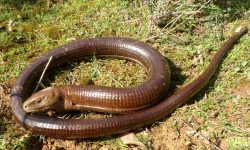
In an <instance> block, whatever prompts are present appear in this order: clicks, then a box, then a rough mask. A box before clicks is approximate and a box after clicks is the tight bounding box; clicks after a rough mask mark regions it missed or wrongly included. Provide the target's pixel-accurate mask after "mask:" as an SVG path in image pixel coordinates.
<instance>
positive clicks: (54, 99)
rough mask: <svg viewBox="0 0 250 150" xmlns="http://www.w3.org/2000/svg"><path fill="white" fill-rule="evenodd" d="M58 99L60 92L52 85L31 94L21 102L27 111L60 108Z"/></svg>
mask: <svg viewBox="0 0 250 150" xmlns="http://www.w3.org/2000/svg"><path fill="white" fill-rule="evenodd" d="M60 101H61V96H60V92H59V91H58V90H57V89H56V88H54V87H49V88H45V89H43V90H41V91H38V92H37V93H35V94H33V95H31V96H30V97H29V98H28V99H27V100H26V101H25V102H24V103H23V109H24V111H25V112H28V113H36V112H47V111H49V110H57V109H60V108H59V107H60V106H61V105H60Z"/></svg>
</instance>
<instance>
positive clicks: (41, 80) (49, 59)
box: [33, 56, 52, 93]
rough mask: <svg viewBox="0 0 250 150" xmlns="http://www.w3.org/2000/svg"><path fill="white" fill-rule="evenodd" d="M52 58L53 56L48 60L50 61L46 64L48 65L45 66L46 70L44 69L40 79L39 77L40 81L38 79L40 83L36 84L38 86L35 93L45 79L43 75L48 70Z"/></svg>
mask: <svg viewBox="0 0 250 150" xmlns="http://www.w3.org/2000/svg"><path fill="white" fill-rule="evenodd" d="M51 60H52V56H50V58H49V61H48V63H47V64H46V66H45V68H44V70H43V72H42V75H41V77H40V79H39V81H38V83H37V85H36V88H35V90H34V92H33V93H35V92H36V91H37V89H38V86H39V85H40V84H41V81H42V79H43V76H44V74H45V72H46V70H47V69H48V67H49V64H50V62H51Z"/></svg>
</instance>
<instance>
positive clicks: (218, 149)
mask: <svg viewBox="0 0 250 150" xmlns="http://www.w3.org/2000/svg"><path fill="white" fill-rule="evenodd" d="M179 120H180V121H181V122H182V123H184V124H185V125H186V126H187V127H188V128H189V129H190V130H192V131H194V133H195V134H197V135H199V136H200V137H201V138H202V139H203V140H205V141H207V142H208V143H210V144H211V145H213V146H214V147H215V149H217V150H222V149H221V148H219V147H218V146H216V145H215V144H214V143H212V142H211V141H210V140H208V139H207V138H206V137H205V136H203V135H202V134H201V133H199V132H197V131H196V130H194V129H193V128H192V127H191V126H189V125H188V124H187V123H186V122H184V121H183V120H182V119H179Z"/></svg>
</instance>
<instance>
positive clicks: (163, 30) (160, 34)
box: [145, 0, 212, 41]
mask: <svg viewBox="0 0 250 150" xmlns="http://www.w3.org/2000/svg"><path fill="white" fill-rule="evenodd" d="M211 1H212V0H208V1H207V2H206V3H205V4H204V5H202V6H201V7H200V8H199V9H198V10H197V11H196V12H199V11H200V10H201V9H202V8H203V7H205V5H206V4H208V3H209V2H211ZM195 14H196V13H194V14H192V15H190V16H189V17H192V16H194V15H195ZM185 22H186V21H185V20H184V21H183V22H181V23H179V24H177V25H176V26H175V27H173V28H171V29H169V30H167V29H166V28H163V29H162V32H161V33H159V34H158V35H155V36H151V37H149V38H147V39H146V40H145V41H148V40H151V39H154V38H156V37H159V36H162V35H164V34H166V33H168V34H170V33H171V32H172V31H174V30H175V29H176V28H178V27H179V26H181V25H182V24H184V23H185Z"/></svg>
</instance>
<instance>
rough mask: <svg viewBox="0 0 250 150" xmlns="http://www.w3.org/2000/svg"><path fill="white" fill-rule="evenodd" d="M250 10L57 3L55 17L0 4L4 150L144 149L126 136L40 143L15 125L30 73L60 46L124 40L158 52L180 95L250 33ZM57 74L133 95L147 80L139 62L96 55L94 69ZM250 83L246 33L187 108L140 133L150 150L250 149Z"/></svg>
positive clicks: (58, 80) (27, 5) (76, 67)
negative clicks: (18, 86) (222, 49)
mask: <svg viewBox="0 0 250 150" xmlns="http://www.w3.org/2000/svg"><path fill="white" fill-rule="evenodd" d="M164 2H165V3H164ZM249 8H250V3H249V2H248V1H239V2H237V3H236V2H235V1H227V2H224V3H223V2H220V1H211V0H208V1H207V2H197V1H184V0H181V1H178V3H177V2H173V1H156V2H153V1H147V2H143V1H125V0H124V1H123V0H115V1H112V0H92V1H87V0H86V1H85V0H84V1H73V0H66V1H63V2H53V1H52V4H51V6H50V8H48V7H47V4H46V1H45V0H44V1H43V0H38V1H23V2H21V1H20V2H15V1H11V0H2V1H0V98H1V99H0V117H1V118H0V149H29V148H31V149H32V148H33V149H34V148H43V149H125V148H128V149H140V147H137V146H133V145H129V146H127V145H124V144H123V143H122V141H121V140H120V138H119V137H120V135H117V136H110V137H103V138H98V139H87V140H73V141H68V140H58V139H52V138H48V137H44V136H39V135H33V134H32V133H29V132H28V131H27V130H25V129H23V128H22V127H20V126H19V125H18V124H16V122H15V121H14V118H13V116H12V114H11V111H10V106H9V101H10V91H11V86H12V84H13V83H14V82H15V79H16V77H17V76H18V74H19V73H20V71H21V70H22V69H24V68H25V66H27V65H28V64H29V63H30V62H31V61H32V60H34V59H35V58H37V57H39V56H40V55H41V54H43V53H45V52H47V51H49V50H51V49H53V48H55V47H57V46H60V45H63V44H66V43H68V42H70V41H73V40H76V39H83V38H89V37H100V36H120V37H129V38H133V39H138V40H140V41H144V42H147V43H148V44H150V45H151V46H153V47H155V48H156V49H157V50H159V51H160V52H161V54H162V55H164V56H166V57H167V58H168V60H169V63H170V66H171V69H172V80H173V82H172V83H173V87H174V86H175V85H177V87H179V88H181V87H182V85H183V84H184V85H185V84H186V83H189V82H191V81H192V80H193V79H195V78H196V77H197V76H198V75H199V74H200V73H201V71H202V70H204V69H205V68H206V66H207V64H208V63H209V61H210V60H211V58H212V56H213V54H214V53H215V52H216V51H217V50H218V48H219V46H220V45H221V44H222V43H223V41H224V40H225V39H227V37H229V36H230V35H231V34H233V32H234V30H235V29H236V27H238V26H243V25H247V26H248V27H249V28H250V25H249V24H250V11H249ZM56 74H57V75H56V77H55V81H54V83H53V85H62V84H88V83H89V82H93V83H94V84H97V85H105V86H116V87H127V86H133V85H136V84H139V83H141V82H143V80H144V79H145V78H146V72H145V70H144V69H143V68H142V67H140V66H139V65H137V64H135V63H132V62H129V61H125V60H117V59H95V57H94V56H93V58H90V61H88V62H82V63H80V64H75V63H70V64H69V69H62V70H58V71H56ZM249 78H250V36H249V34H247V35H245V36H244V37H242V39H241V40H240V41H239V42H238V44H237V45H236V46H235V47H234V48H233V49H232V50H231V51H230V53H229V54H228V55H227V57H225V58H224V60H223V62H222V64H221V65H220V68H219V69H218V72H217V73H216V75H215V76H214V77H213V78H212V80H211V81H210V82H209V84H208V86H207V87H206V88H205V89H204V90H202V91H201V92H200V93H199V94H198V95H197V96H195V97H194V98H192V99H191V100H190V102H189V103H188V104H186V105H184V106H182V107H180V108H178V109H177V110H176V111H175V112H174V113H172V114H171V115H169V116H166V117H165V118H164V119H162V120H159V121H157V122H155V123H153V124H151V125H150V126H146V127H144V128H141V129H138V130H135V131H133V132H135V133H136V136H137V138H138V139H139V140H140V141H141V142H143V143H144V144H145V145H146V146H147V147H148V148H150V149H216V148H217V149H218V148H220V149H249V148H250V142H249V141H250V115H249V114H250V102H249V100H250V99H249V95H246V92H240V91H244V90H246V89H247V88H249V87H250V86H249V85H250V84H249ZM47 81H49V80H47ZM247 83H248V84H247ZM242 87H243V89H242ZM244 87H245V88H244ZM246 91H247V90H246ZM90 115H92V114H90ZM93 115H96V114H93Z"/></svg>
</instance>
